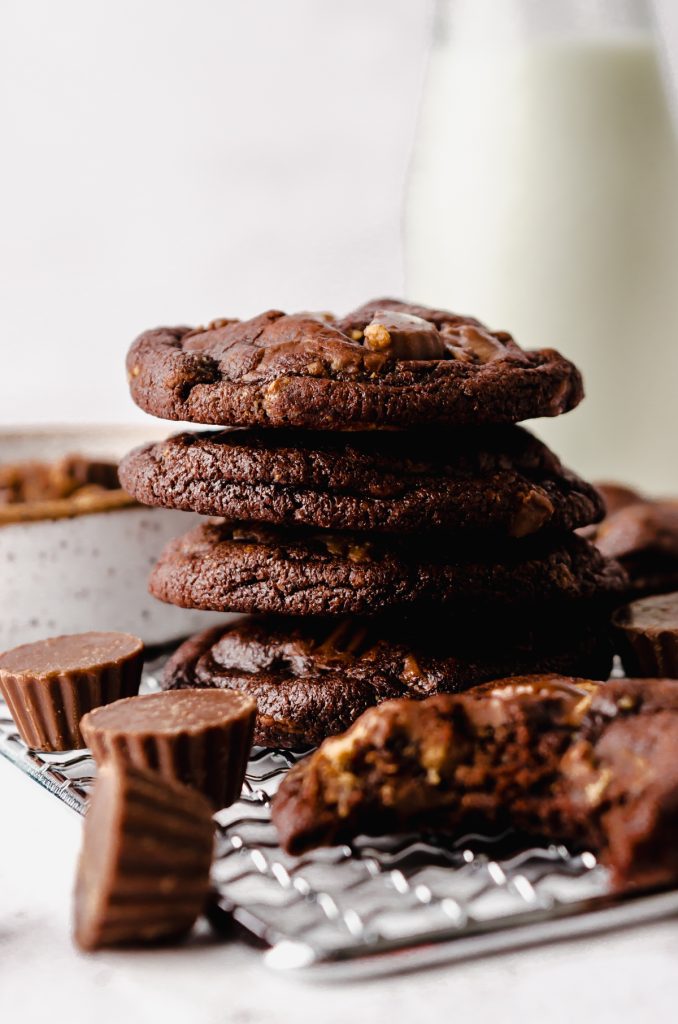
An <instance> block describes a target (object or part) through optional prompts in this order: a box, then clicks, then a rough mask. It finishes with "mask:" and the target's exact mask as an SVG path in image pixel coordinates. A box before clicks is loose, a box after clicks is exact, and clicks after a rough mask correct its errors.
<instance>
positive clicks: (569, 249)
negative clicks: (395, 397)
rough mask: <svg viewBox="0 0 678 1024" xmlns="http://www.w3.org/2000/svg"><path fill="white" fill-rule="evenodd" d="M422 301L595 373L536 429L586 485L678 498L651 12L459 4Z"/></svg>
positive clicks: (443, 15)
mask: <svg viewBox="0 0 678 1024" xmlns="http://www.w3.org/2000/svg"><path fill="white" fill-rule="evenodd" d="M405 244H406V288H407V293H408V296H409V297H410V298H412V299H416V300H417V301H420V302H426V303H430V304H435V305H442V306H443V307H447V308H450V309H453V310H455V311H458V312H462V313H471V314H473V315H475V316H478V317H479V318H481V319H482V320H484V321H486V322H487V323H488V324H489V325H490V326H492V327H494V328H504V329H506V330H509V331H511V332H512V333H513V334H514V335H515V337H516V339H517V340H518V342H519V343H520V344H522V345H523V346H525V347H528V348H542V347H554V348H558V349H560V350H561V351H562V352H563V353H564V354H565V355H567V356H569V357H570V358H572V359H573V360H574V361H575V362H576V363H577V364H578V365H579V366H580V368H581V369H582V371H583V373H584V380H585V386H586V392H587V397H586V399H585V401H584V403H583V404H582V405H581V406H580V407H579V408H578V409H577V410H575V411H574V412H572V413H569V414H568V415H567V416H563V417H560V418H559V419H557V420H540V421H539V422H538V423H536V424H535V425H534V429H535V430H536V432H537V433H538V434H540V435H541V436H542V437H543V438H544V439H545V440H546V441H547V442H548V443H549V444H551V445H552V446H553V447H554V448H555V450H556V451H557V452H558V453H559V454H560V455H561V456H562V457H563V458H564V459H565V460H567V461H569V462H570V463H571V464H572V465H573V467H574V468H576V469H578V470H579V471H581V472H582V473H583V474H585V475H588V476H589V477H591V478H593V479H618V480H622V481H628V482H631V483H635V484H637V485H639V486H641V487H645V488H647V489H650V490H653V491H658V492H664V493H666V492H669V491H673V492H674V493H676V492H678V451H677V449H678V443H677V442H678V151H677V148H676V142H675V138H674V132H673V126H672V122H671V116H670V109H669V103H668V99H667V93H666V90H665V83H664V81H663V79H662V74H661V70H660V65H659V59H658V52H657V45H656V40H655V37H654V35H653V28H652V23H651V19H650V16H649V9H648V5H647V4H646V3H643V2H640V0H609V2H605V0H598V2H596V0H522V2H521V0H443V2H439V7H438V18H437V26H436V38H435V42H434V46H433V51H432V55H431V58H430V66H429V71H428V80H427V85H426V89H425V95H424V100H423V106H422V110H421V115H420V124H419V132H418V139H417V143H416V146H415V152H414V155H413V159H412V166H411V173H410V182H409V191H408V197H407V207H406V216H405Z"/></svg>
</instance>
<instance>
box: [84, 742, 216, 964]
mask: <svg viewBox="0 0 678 1024" xmlns="http://www.w3.org/2000/svg"><path fill="white" fill-rule="evenodd" d="M213 843H214V823H213V821H212V812H211V809H210V806H209V804H208V802H207V800H205V799H204V798H203V797H202V796H200V794H199V793H196V792H195V790H193V789H189V788H188V787H187V786H182V785H179V784H178V783H176V782H168V781H167V780H166V779H164V778H162V777H161V776H160V775H159V774H157V773H156V772H150V771H140V770H139V769H138V768H134V767H132V766H130V765H128V764H125V763H124V762H123V761H120V760H114V761H109V762H107V763H106V764H104V765H102V766H101V767H100V768H99V771H98V774H97V780H96V782H95V785H94V791H93V793H92V798H91V802H90V806H89V809H88V812H87V816H86V818H85V824H84V838H83V846H82V852H81V855H80V861H79V864H78V873H77V879H76V885H75V910H74V933H75V941H76V942H77V944H78V945H79V946H80V947H81V948H82V949H85V950H93V949H99V948H101V947H104V946H117V945H124V944H131V943H137V944H141V943H149V942H158V941H161V940H168V939H174V938H179V937H181V936H183V935H184V934H186V932H188V931H189V930H190V929H191V928H192V927H193V924H194V923H195V920H196V918H197V917H198V915H199V914H200V913H201V911H202V909H203V907H204V905H205V902H206V900H207V896H208V893H209V875H210V866H211V863H212V853H213Z"/></svg>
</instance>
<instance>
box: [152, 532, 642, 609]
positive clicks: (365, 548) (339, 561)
mask: <svg viewBox="0 0 678 1024" xmlns="http://www.w3.org/2000/svg"><path fill="white" fill-rule="evenodd" d="M625 582H626V578H625V576H624V573H623V571H622V570H621V569H620V567H619V566H618V565H617V564H616V563H615V562H612V561H608V560H606V559H605V558H604V557H603V556H602V555H601V554H600V552H599V551H598V550H597V549H596V548H594V547H593V545H591V544H589V543H588V542H587V541H585V540H583V539H582V538H580V537H576V536H573V535H571V534H555V535H553V534H550V533H541V534H537V535H535V536H534V537H527V538H523V539H522V540H511V539H509V540H503V541H501V542H496V541H492V540H485V539H482V538H481V539H478V538H475V540H473V541H471V540H469V539H467V538H462V539H454V538H451V537H449V536H447V537H445V536H442V537H438V536H436V535H434V536H432V537H428V538H427V537H417V538H414V537H408V536H407V535H404V536H394V537H391V536H388V537H387V536H385V535H381V536H377V535H376V534H370V535H364V534H359V533H333V532H325V531H317V532H316V531H312V530H301V529H299V530H294V529H291V528H283V527H279V528H278V527H273V526H268V525H266V526H263V525H261V524H253V523H229V522H222V521H218V520H217V521H208V522H206V523H205V524H202V525H200V526H198V527H197V528H195V529H194V530H192V531H191V532H190V533H188V534H186V535H185V536H184V537H179V538H177V539H176V540H173V541H171V542H170V543H169V544H168V545H167V547H166V548H165V550H164V551H163V553H162V555H161V557H160V559H159V561H158V562H157V564H156V566H155V568H154V569H153V571H152V573H151V577H150V584H149V585H150V590H151V593H152V594H154V595H155V597H158V598H160V600H163V601H167V602H168V603H169V604H176V605H179V606H180V607H185V608H204V609H208V610H213V611H240V612H259V613H274V614H288V615H343V614H351V613H356V614H367V615H373V614H376V613H378V612H381V611H383V610H385V609H397V608H406V607H408V606H413V605H419V606H421V605H424V606H440V605H450V606H455V607H457V608H459V609H462V608H463V609H464V611H465V613H467V614H470V613H471V611H472V610H473V609H474V608H477V609H484V608H486V607H495V608H510V607H512V606H513V605H517V604H518V602H522V603H523V604H525V605H526V606H527V607H530V606H532V607H537V606H541V605H543V604H545V603H547V602H549V601H556V602H565V603H569V602H571V601H578V600H587V599H595V598H605V597H610V596H614V595H615V594H616V593H618V592H619V591H620V590H621V588H622V587H623V586H624V585H625Z"/></svg>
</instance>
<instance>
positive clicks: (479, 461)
mask: <svg viewBox="0 0 678 1024" xmlns="http://www.w3.org/2000/svg"><path fill="white" fill-rule="evenodd" d="M120 478H121V480H122V483H123V485H124V487H125V488H126V490H127V491H128V492H129V493H130V494H133V495H134V497H135V498H137V499H138V500H139V501H141V502H143V503H144V504H146V505H161V506H164V507H167V508H179V509H185V510H192V511H195V512H199V513H201V514H203V515H212V516H224V517H226V518H228V519H239V520H252V521H255V522H269V523H281V524H289V525H295V524H304V525H309V526H316V527H320V528H323V529H347V530H374V531H377V532H386V533H390V532H399V533H403V532H415V531H416V532H418V531H421V530H426V529H430V530H436V529H446V530H457V529H458V530H464V529H486V530H495V531H497V532H498V533H501V534H507V535H508V536H512V537H522V536H526V535H528V534H530V533H534V532H536V531H537V530H539V529H542V528H544V527H546V526H549V527H556V528H560V529H573V528H574V527H577V526H583V525H585V524H588V523H592V522H594V521H595V520H597V519H599V518H600V516H601V515H602V512H603V505H602V502H601V499H600V496H599V495H598V493H597V491H596V490H595V489H594V488H593V487H591V486H590V484H587V483H586V482H585V481H583V480H581V479H580V478H579V477H578V476H576V475H575V474H574V473H572V472H570V471H569V470H567V469H565V468H564V467H563V466H562V464H561V463H560V460H559V459H558V458H557V457H556V456H555V455H554V454H553V453H552V452H551V451H549V449H548V448H547V447H546V446H545V445H544V444H542V443H541V442H540V441H538V440H537V438H536V437H533V436H532V435H531V434H529V433H528V432H527V431H526V430H522V429H521V428H520V427H511V426H505V427H486V428H476V429H474V430H463V429H461V428H459V429H457V430H454V431H445V430H442V429H438V430H436V431H425V430H419V431H407V432H406V433H400V432H394V431H387V432H378V433H376V432H374V431H372V432H368V433H333V434H332V433H315V432H307V431H292V430H274V431H264V430H226V431H215V432H212V431H206V432H203V433H182V434H178V435H176V436H174V437H171V438H168V439H167V440H166V441H160V442H156V443H152V444H147V445H143V446H141V447H139V448H137V449H135V450H134V451H133V452H130V453H129V455H127V456H126V458H125V459H123V461H122V464H121V467H120Z"/></svg>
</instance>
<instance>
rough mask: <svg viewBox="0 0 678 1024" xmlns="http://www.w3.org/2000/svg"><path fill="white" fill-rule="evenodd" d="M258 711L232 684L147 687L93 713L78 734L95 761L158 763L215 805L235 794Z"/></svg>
mask: <svg viewBox="0 0 678 1024" xmlns="http://www.w3.org/2000/svg"><path fill="white" fill-rule="evenodd" d="M256 709H257V706H256V703H255V702H254V701H253V700H252V698H251V697H248V696H246V695H245V694H242V693H238V692H237V691H235V690H230V691H228V692H224V691H222V690H180V691H173V692H170V693H145V694H143V695H142V696H140V697H133V698H130V699H129V700H119V701H116V702H115V704H109V705H108V706H107V707H105V708H98V709H96V710H95V711H92V712H90V714H88V715H86V716H85V718H83V720H82V734H83V736H84V737H85V740H86V742H87V746H88V747H89V748H90V750H91V751H92V754H93V756H94V758H95V760H96V762H97V764H103V762H104V761H106V760H108V758H110V757H112V756H115V757H118V758H122V759H123V760H125V761H127V762H128V763H129V764H132V765H135V766H136V767H137V768H151V769H156V770H157V771H159V772H160V773H161V774H162V775H163V776H164V777H165V778H167V779H169V780H170V781H172V780H176V781H177V782H183V783H186V784H187V785H190V786H193V787H195V789H197V790H199V791H200V792H201V793H203V794H204V795H205V796H206V797H207V798H208V799H209V800H211V802H212V804H213V805H214V807H215V808H217V809H219V808H221V807H228V806H229V805H230V804H232V803H233V801H234V800H237V799H238V797H239V796H240V791H241V789H242V784H243V779H244V777H245V768H246V767H247V759H248V757H249V753H250V749H251V747H252V732H253V729H254V719H255V714H256Z"/></svg>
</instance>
